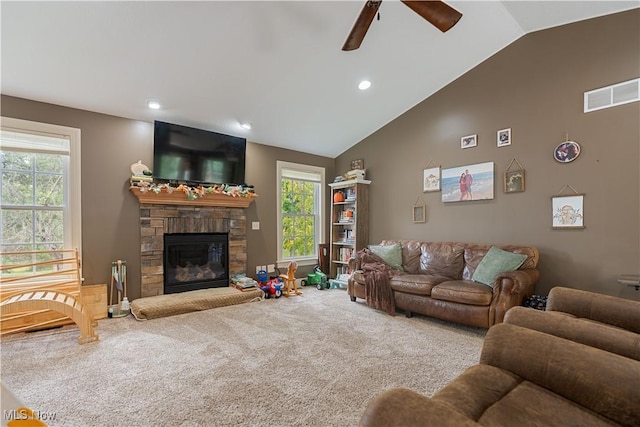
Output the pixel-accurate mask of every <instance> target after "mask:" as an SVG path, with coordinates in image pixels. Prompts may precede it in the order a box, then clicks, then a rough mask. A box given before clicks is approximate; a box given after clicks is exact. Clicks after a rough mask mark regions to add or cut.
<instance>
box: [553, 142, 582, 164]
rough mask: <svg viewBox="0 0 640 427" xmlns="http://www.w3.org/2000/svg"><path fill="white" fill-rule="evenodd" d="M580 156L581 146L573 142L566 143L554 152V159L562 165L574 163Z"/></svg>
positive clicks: (559, 145)
mask: <svg viewBox="0 0 640 427" xmlns="http://www.w3.org/2000/svg"><path fill="white" fill-rule="evenodd" d="M579 155H580V144H578V143H577V142H573V141H565V142H563V143H562V144H558V146H557V147H556V148H555V150H553V158H554V159H556V161H558V162H560V163H569V162H572V161H574V160H575V159H577V158H578V156H579Z"/></svg>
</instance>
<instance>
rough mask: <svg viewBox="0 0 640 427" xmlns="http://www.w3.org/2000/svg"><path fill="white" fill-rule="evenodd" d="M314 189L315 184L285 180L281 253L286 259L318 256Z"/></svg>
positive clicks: (283, 187) (283, 185) (283, 183)
mask: <svg viewBox="0 0 640 427" xmlns="http://www.w3.org/2000/svg"><path fill="white" fill-rule="evenodd" d="M315 186H316V184H314V183H312V182H304V181H296V180H294V179H283V180H282V198H281V200H282V254H283V255H284V257H285V258H301V257H309V256H315V255H316V249H315V248H316V227H315V219H316V218H315V216H316V213H315V203H316V202H315V194H316V189H315Z"/></svg>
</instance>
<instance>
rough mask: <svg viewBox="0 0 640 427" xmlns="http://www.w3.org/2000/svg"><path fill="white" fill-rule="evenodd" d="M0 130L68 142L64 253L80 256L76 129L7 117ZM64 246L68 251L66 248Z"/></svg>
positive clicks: (79, 134) (78, 154) (79, 179)
mask: <svg viewBox="0 0 640 427" xmlns="http://www.w3.org/2000/svg"><path fill="white" fill-rule="evenodd" d="M0 127H1V128H2V129H3V130H8V131H14V132H21V133H29V134H34V135H45V136H53V137H58V138H68V139H69V172H68V174H69V175H68V178H69V187H68V194H67V195H66V197H67V198H68V204H69V208H68V209H69V215H68V218H65V224H64V234H65V235H64V241H65V245H64V249H77V250H78V254H82V200H81V182H80V181H81V158H80V141H81V132H80V129H77V128H72V127H68V126H60V125H53V124H49V123H41V122H34V121H30V120H22V119H14V118H11V117H0ZM67 242H69V243H68V245H69V246H70V247H67Z"/></svg>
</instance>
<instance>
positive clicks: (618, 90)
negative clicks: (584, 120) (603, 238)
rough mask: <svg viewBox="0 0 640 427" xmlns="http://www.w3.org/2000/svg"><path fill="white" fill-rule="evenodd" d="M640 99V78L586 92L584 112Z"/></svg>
mask: <svg viewBox="0 0 640 427" xmlns="http://www.w3.org/2000/svg"><path fill="white" fill-rule="evenodd" d="M634 101H640V79H634V80H629V81H626V82H622V83H618V84H615V85H611V86H607V87H602V88H600V89H594V90H590V91H589V92H585V93H584V112H585V113H588V112H590V111H596V110H601V109H603V108H609V107H615V106H616V105H622V104H628V103H629V102H634Z"/></svg>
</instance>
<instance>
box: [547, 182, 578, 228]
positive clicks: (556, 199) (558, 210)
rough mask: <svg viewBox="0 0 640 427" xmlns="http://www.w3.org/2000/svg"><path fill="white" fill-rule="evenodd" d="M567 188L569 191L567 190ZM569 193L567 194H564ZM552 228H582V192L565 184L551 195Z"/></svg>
mask: <svg viewBox="0 0 640 427" xmlns="http://www.w3.org/2000/svg"><path fill="white" fill-rule="evenodd" d="M567 190H569V191H567ZM566 193H569V194H566ZM551 213H552V228H553V229H563V230H571V229H582V228H585V226H584V194H582V193H578V192H577V191H576V189H575V188H573V187H572V186H571V185H569V184H567V185H565V186H564V187H562V189H561V190H560V191H559V192H558V194H556V195H555V196H553V197H551Z"/></svg>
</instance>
